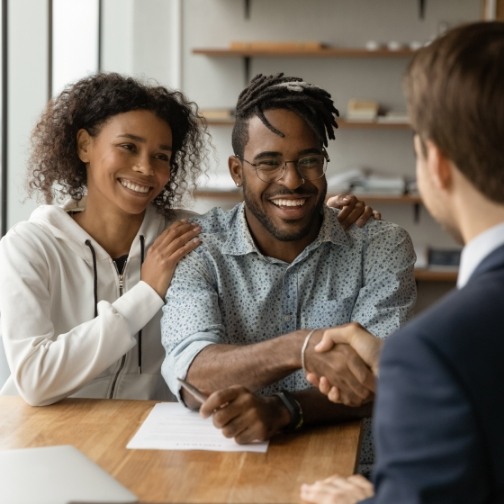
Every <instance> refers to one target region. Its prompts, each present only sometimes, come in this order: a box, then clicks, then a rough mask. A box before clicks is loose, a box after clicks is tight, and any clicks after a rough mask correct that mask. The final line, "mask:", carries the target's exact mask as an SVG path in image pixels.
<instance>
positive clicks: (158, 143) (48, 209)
mask: <svg viewBox="0 0 504 504" xmlns="http://www.w3.org/2000/svg"><path fill="white" fill-rule="evenodd" d="M205 135H206V131H205V129H204V127H203V126H202V122H201V121H200V117H199V116H198V113H197V107H196V106H195V105H194V104H192V103H190V102H188V101H187V100H186V99H185V97H184V96H183V95H182V94H181V93H180V92H177V91H170V90H168V89H166V88H164V87H161V86H155V85H146V84H143V83H142V82H140V81H138V80H135V79H132V78H127V77H123V76H120V75H118V74H98V75H94V76H91V77H88V78H85V79H82V80H80V81H78V82H76V83H75V84H73V85H71V86H69V87H67V88H65V89H64V90H63V91H62V92H61V93H60V94H59V95H58V96H57V97H56V98H55V99H54V100H52V101H51V102H49V103H48V105H47V107H46V109H45V111H44V112H43V114H42V116H41V118H40V120H39V122H38V123H37V125H36V127H35V129H34V131H33V134H32V151H31V156H30V161H29V174H28V185H29V189H30V192H31V193H37V194H40V195H42V196H43V198H44V199H45V201H46V203H47V204H45V205H42V206H40V207H39V208H38V209H36V210H35V211H34V212H33V214H32V216H31V217H30V220H29V221H26V222H21V223H19V224H18V225H16V226H14V227H13V228H12V229H11V230H10V231H9V233H8V234H7V235H6V236H5V237H4V238H3V239H2V240H1V241H0V283H1V285H2V292H1V293H0V313H1V314H2V326H1V327H2V329H1V337H2V338H3V342H4V345H5V350H6V355H7V359H8V363H9V366H10V369H11V371H12V373H11V375H10V377H9V378H8V379H7V382H6V383H5V385H4V387H3V389H2V391H1V392H2V393H3V394H20V395H21V396H22V397H23V398H24V399H25V400H26V401H27V402H29V403H30V404H35V405H46V404H51V403H53V402H55V401H58V400H60V399H62V398H64V397H68V396H78V397H93V398H125V399H126V398H127V399H160V400H162V399H168V398H170V393H169V391H168V388H167V386H166V385H165V383H164V381H163V379H162V378H161V373H160V369H161V362H162V359H163V349H162V346H161V338H160V328H159V318H160V309H161V307H162V305H163V303H164V297H165V294H166V291H167V288H168V286H169V284H170V282H171V278H172V275H173V273H174V270H175V267H176V265H177V263H178V262H179V260H180V259H181V258H182V257H184V256H185V255H187V254H188V253H189V252H190V251H192V250H193V249H194V248H196V247H197V246H198V245H199V243H200V241H199V238H198V234H199V231H200V228H199V227H198V226H196V225H195V224H192V223H191V222H190V221H189V220H188V217H190V214H188V213H187V212H181V211H178V210H174V205H176V204H177V202H179V201H180V198H181V197H182V195H183V193H184V191H185V189H186V187H187V186H188V185H189V184H190V183H191V182H193V181H195V180H196V178H197V177H198V176H199V175H200V171H201V166H203V162H204V159H205ZM54 201H56V202H61V203H62V206H59V205H56V204H54V203H53V202H54ZM20 272H22V275H21V274H20Z"/></svg>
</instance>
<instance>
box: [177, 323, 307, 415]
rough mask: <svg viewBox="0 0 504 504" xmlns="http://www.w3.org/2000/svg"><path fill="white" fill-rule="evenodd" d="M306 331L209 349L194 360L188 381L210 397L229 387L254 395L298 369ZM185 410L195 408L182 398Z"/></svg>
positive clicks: (184, 395) (190, 400)
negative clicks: (240, 388)
mask: <svg viewBox="0 0 504 504" xmlns="http://www.w3.org/2000/svg"><path fill="white" fill-rule="evenodd" d="M305 336H306V331H305V330H300V331H295V332H292V333H288V334H285V335H282V336H278V337H276V338H272V339H270V340H267V341H262V342H260V343H254V344H251V345H219V344H217V345H209V346H207V347H206V348H205V349H204V350H202V351H201V352H200V353H199V354H198V355H197V356H196V357H195V358H194V360H193V362H192V364H191V366H190V367H189V371H188V373H187V379H188V381H189V382H191V383H192V384H193V385H195V386H196V387H198V388H199V389H200V390H202V391H204V392H206V393H211V392H214V391H216V390H219V389H222V388H225V387H229V386H231V385H243V386H244V387H246V388H248V389H249V390H250V391H256V390H258V389H260V388H262V387H265V386H266V385H269V384H271V383H274V382H276V381H278V380H280V379H282V378H284V377H285V376H287V375H288V374H290V373H292V372H293V371H295V370H296V369H299V368H300V367H301V346H302V344H303V341H304V338H305ZM183 399H184V401H185V402H186V404H187V405H188V406H196V404H195V403H194V402H193V400H192V398H191V397H190V396H189V395H188V394H183Z"/></svg>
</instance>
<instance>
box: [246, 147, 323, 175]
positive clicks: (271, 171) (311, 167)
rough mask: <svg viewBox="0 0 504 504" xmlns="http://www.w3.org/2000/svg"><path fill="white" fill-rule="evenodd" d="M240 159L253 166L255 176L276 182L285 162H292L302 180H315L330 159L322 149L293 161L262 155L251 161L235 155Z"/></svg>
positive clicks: (282, 172) (285, 164)
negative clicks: (317, 152) (318, 152)
mask: <svg viewBox="0 0 504 504" xmlns="http://www.w3.org/2000/svg"><path fill="white" fill-rule="evenodd" d="M236 157H237V158H238V159H240V160H241V161H245V163H248V164H249V165H250V166H253V167H254V168H255V171H256V174H257V176H258V177H259V178H260V179H261V180H262V181H263V182H276V181H277V180H280V179H281V178H282V177H283V176H284V174H285V168H286V167H287V163H293V164H294V166H295V167H296V170H297V172H298V174H299V176H300V177H301V178H302V179H303V180H316V179H319V178H321V177H323V176H324V173H325V172H326V170H327V163H328V162H329V161H330V159H329V156H328V155H327V152H326V151H325V150H324V151H322V153H320V154H307V155H305V156H301V157H300V158H299V159H295V160H293V161H285V160H284V159H282V158H281V157H280V156H271V157H264V158H260V159H258V160H254V162H253V163H251V162H250V161H247V160H246V159H245V158H242V157H240V156H236Z"/></svg>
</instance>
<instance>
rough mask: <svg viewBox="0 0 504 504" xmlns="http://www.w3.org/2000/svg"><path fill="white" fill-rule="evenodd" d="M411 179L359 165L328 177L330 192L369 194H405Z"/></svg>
mask: <svg viewBox="0 0 504 504" xmlns="http://www.w3.org/2000/svg"><path fill="white" fill-rule="evenodd" d="M411 182H412V181H411V180H409V179H408V178H407V177H404V176H401V175H390V174H381V173H378V172H373V171H372V170H371V169H369V168H363V167H357V168H353V169H349V170H346V171H344V172H340V173H336V174H334V175H330V176H328V177H327V187H328V191H330V192H334V193H337V192H345V191H350V192H353V193H355V194H359V195H368V196H371V195H372V196H403V195H405V194H408V193H409V189H410V184H411Z"/></svg>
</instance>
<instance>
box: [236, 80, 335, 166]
mask: <svg viewBox="0 0 504 504" xmlns="http://www.w3.org/2000/svg"><path fill="white" fill-rule="evenodd" d="M271 109H288V110H291V111H292V112H294V113H296V114H297V115H299V116H300V117H301V118H302V119H303V120H304V121H305V122H306V123H307V124H308V126H309V127H310V128H311V129H312V130H313V132H314V133H315V135H316V136H317V138H318V139H319V140H320V143H321V144H322V145H324V146H325V147H327V144H328V139H334V138H335V136H334V129H335V128H337V127H338V123H337V122H336V117H339V112H338V110H337V109H336V108H335V107H334V103H333V101H332V99H331V95H330V94H329V93H328V92H327V91H325V90H324V89H321V88H319V87H317V86H314V85H313V84H308V83H307V82H304V81H303V79H301V78H300V77H286V76H284V74H283V73H278V74H276V75H262V74H259V75H256V76H255V77H254V78H253V79H252V80H251V82H250V84H249V85H248V86H247V87H246V88H245V89H244V90H243V91H242V92H241V93H240V96H239V97H238V103H237V104H236V110H235V125H234V128H233V133H232V137H231V142H232V146H233V150H234V153H235V155H236V156H238V157H242V156H243V151H244V149H245V145H246V144H247V143H248V140H249V138H248V120H249V119H250V118H251V117H252V116H258V117H259V118H260V119H261V121H262V122H263V124H264V125H265V126H266V127H267V128H268V129H269V130H271V131H273V133H275V134H277V135H279V136H281V137H283V136H285V135H284V134H283V133H282V132H281V131H279V130H278V129H277V128H275V127H274V126H273V125H272V124H270V122H269V121H268V119H267V118H266V117H265V115H264V111H266V110H271Z"/></svg>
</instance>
